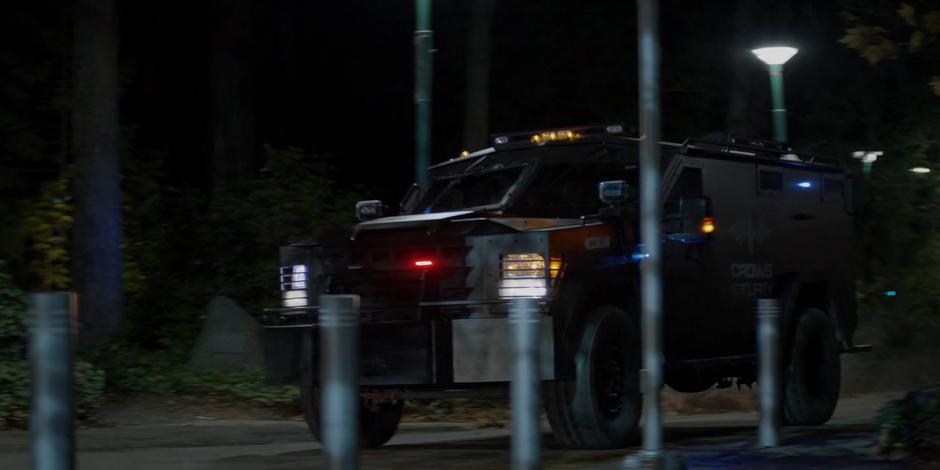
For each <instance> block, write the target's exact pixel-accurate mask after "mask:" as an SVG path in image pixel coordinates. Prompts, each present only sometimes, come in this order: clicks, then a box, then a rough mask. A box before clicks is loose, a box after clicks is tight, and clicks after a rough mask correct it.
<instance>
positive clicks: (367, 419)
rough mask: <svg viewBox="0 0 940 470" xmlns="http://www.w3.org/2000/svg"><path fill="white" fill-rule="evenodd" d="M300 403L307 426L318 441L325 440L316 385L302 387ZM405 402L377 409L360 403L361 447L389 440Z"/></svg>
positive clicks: (379, 406) (395, 429) (385, 405)
mask: <svg viewBox="0 0 940 470" xmlns="http://www.w3.org/2000/svg"><path fill="white" fill-rule="evenodd" d="M300 404H301V407H302V408H303V410H304V421H306V422H307V428H308V429H310V433H311V434H313V437H314V438H315V439H316V440H317V441H318V442H323V439H321V434H320V393H319V390H318V389H317V388H316V387H313V386H309V385H303V386H301V387H300ZM403 407H404V402H403V401H401V400H399V401H398V402H395V403H382V404H379V405H378V406H377V407H376V408H375V409H373V408H370V407H367V406H365V405H363V404H360V405H359V447H363V448H372V447H379V446H381V445H382V444H385V443H386V442H388V440H389V439H391V438H392V436H394V435H395V431H397V430H398V422H399V421H401V413H402V408H403Z"/></svg>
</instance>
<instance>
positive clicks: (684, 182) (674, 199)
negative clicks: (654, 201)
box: [663, 167, 704, 215]
mask: <svg viewBox="0 0 940 470" xmlns="http://www.w3.org/2000/svg"><path fill="white" fill-rule="evenodd" d="M702 196H704V194H703V192H702V169H701V168H690V167H686V168H683V169H682V173H679V178H677V179H676V184H675V185H674V186H673V187H672V190H670V191H669V197H667V198H666V203H665V205H664V206H663V214H665V215H669V214H678V213H679V200H680V199H682V198H696V197H702Z"/></svg>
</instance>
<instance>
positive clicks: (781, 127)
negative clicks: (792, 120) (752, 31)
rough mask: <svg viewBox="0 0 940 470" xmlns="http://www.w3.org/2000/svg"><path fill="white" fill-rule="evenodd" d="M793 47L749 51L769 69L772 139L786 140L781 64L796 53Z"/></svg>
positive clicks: (763, 48)
mask: <svg viewBox="0 0 940 470" xmlns="http://www.w3.org/2000/svg"><path fill="white" fill-rule="evenodd" d="M797 52H798V51H797V49H796V48H793V47H785V46H775V47H762V48H760V49H754V50H752V51H751V53H753V54H754V55H755V56H757V58H758V59H760V60H761V62H763V63H765V64H767V67H769V70H770V99H771V109H770V114H771V115H772V116H773V119H774V139H775V140H777V141H779V142H787V141H788V137H787V108H786V107H785V106H784V105H783V64H785V63H786V62H787V61H788V60H790V58H791V57H793V56H794V55H796V53H797Z"/></svg>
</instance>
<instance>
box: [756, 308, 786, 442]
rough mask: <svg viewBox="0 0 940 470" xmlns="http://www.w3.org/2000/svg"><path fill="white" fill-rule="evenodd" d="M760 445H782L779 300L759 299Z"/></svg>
mask: <svg viewBox="0 0 940 470" xmlns="http://www.w3.org/2000/svg"><path fill="white" fill-rule="evenodd" d="M757 349H758V357H757V366H758V368H759V371H758V378H757V383H758V392H759V393H758V402H759V406H760V427H759V428H758V433H757V436H758V439H757V440H758V445H759V446H760V447H776V446H779V445H780V415H781V410H780V403H781V398H782V397H781V393H780V389H781V386H782V384H781V380H780V378H781V377H780V300H778V299H758V300H757Z"/></svg>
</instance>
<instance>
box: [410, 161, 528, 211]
mask: <svg viewBox="0 0 940 470" xmlns="http://www.w3.org/2000/svg"><path fill="white" fill-rule="evenodd" d="M524 169H525V165H519V166H516V167H514V168H499V169H493V170H488V171H482V172H479V173H472V174H466V175H461V176H454V177H450V178H446V179H441V180H437V181H435V182H434V184H433V186H432V187H431V190H430V191H429V192H428V198H426V199H425V201H426V202H428V203H427V204H426V205H425V206H424V208H423V211H424V212H448V211H455V210H462V209H498V208H499V207H500V206H502V205H503V203H504V202H505V200H506V198H507V196H508V195H509V189H510V188H512V186H513V185H514V184H516V182H517V181H519V178H520V176H521V175H522V172H523V170H524Z"/></svg>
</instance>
